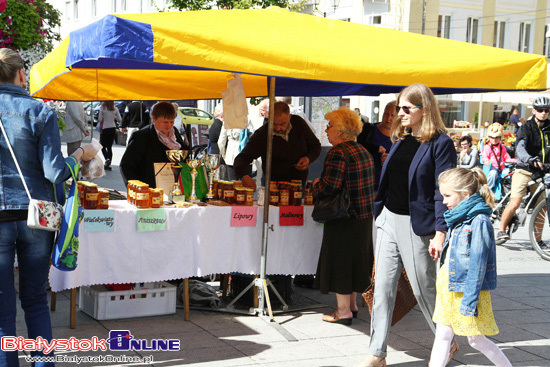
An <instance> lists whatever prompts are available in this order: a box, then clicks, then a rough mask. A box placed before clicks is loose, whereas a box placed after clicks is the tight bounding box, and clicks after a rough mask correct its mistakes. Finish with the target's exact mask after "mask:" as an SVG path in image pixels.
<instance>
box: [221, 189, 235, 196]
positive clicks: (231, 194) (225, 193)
mask: <svg viewBox="0 0 550 367" xmlns="http://www.w3.org/2000/svg"><path fill="white" fill-rule="evenodd" d="M223 196H224V197H226V198H232V197H233V196H235V191H234V190H224V192H223Z"/></svg>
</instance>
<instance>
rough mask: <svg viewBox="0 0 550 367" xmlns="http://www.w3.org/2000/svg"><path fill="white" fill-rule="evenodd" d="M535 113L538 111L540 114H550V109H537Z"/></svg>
mask: <svg viewBox="0 0 550 367" xmlns="http://www.w3.org/2000/svg"><path fill="white" fill-rule="evenodd" d="M535 111H537V112H538V113H548V112H550V109H548V108H535Z"/></svg>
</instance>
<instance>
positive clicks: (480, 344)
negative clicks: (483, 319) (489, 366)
mask: <svg viewBox="0 0 550 367" xmlns="http://www.w3.org/2000/svg"><path fill="white" fill-rule="evenodd" d="M468 343H469V344H470V346H471V347H472V348H474V349H477V350H479V351H480V352H481V353H483V354H484V355H485V357H487V358H489V360H490V361H491V362H493V363H494V364H495V366H496V367H512V364H511V363H510V361H509V360H508V358H506V356H505V355H504V353H502V350H500V348H499V347H498V345H496V344H495V343H493V342H492V341H491V340H489V339H488V338H487V337H486V336H485V335H474V336H469V337H468ZM430 367H431V366H430Z"/></svg>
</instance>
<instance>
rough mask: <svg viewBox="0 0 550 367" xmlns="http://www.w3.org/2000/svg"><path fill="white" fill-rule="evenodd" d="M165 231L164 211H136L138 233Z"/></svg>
mask: <svg viewBox="0 0 550 367" xmlns="http://www.w3.org/2000/svg"><path fill="white" fill-rule="evenodd" d="M165 229H166V211H165V210H164V209H163V208H160V209H138V211H137V230H138V232H147V231H164V230H165Z"/></svg>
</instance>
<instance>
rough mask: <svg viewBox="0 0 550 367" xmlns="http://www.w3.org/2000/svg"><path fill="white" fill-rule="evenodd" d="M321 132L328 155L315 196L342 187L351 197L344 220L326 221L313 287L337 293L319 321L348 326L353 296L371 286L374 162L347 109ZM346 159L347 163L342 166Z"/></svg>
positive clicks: (353, 308) (332, 117) (357, 123)
mask: <svg viewBox="0 0 550 367" xmlns="http://www.w3.org/2000/svg"><path fill="white" fill-rule="evenodd" d="M325 119H327V120H328V121H329V123H328V125H327V128H326V130H325V132H326V134H327V137H328V140H329V142H330V143H331V144H332V145H333V147H332V148H331V149H330V150H329V151H328V153H327V157H326V159H325V163H324V166H323V172H322V175H321V178H320V179H316V180H315V181H314V182H313V195H314V197H316V198H319V197H322V196H326V195H331V194H334V193H336V192H338V191H339V190H340V189H342V187H345V188H346V189H347V191H348V192H349V195H350V206H349V210H348V213H349V218H348V219H343V220H334V221H330V222H327V223H325V225H324V228H323V243H322V246H321V253H320V255H319V263H318V265H317V274H316V277H315V283H314V285H313V287H314V288H316V289H319V290H320V291H321V293H328V292H334V293H336V301H337V303H338V309H337V310H336V312H334V313H333V314H331V315H325V316H323V321H326V322H332V323H339V324H345V325H351V322H352V318H353V317H356V316H357V303H356V295H357V292H362V291H363V290H364V289H365V288H367V287H368V286H369V284H370V275H371V270H372V265H373V259H374V256H373V246H372V216H373V205H372V204H373V200H374V162H373V159H372V157H371V155H370V154H369V153H368V152H367V150H366V149H365V148H364V147H363V146H362V145H361V144H359V143H357V141H356V140H357V135H359V133H360V132H361V129H362V123H361V120H360V119H359V116H358V115H357V113H355V112H354V111H351V110H350V109H349V108H347V107H341V108H339V109H338V110H335V111H332V112H330V113H327V114H326V115H325ZM346 155H347V158H348V162H347V164H346Z"/></svg>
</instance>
